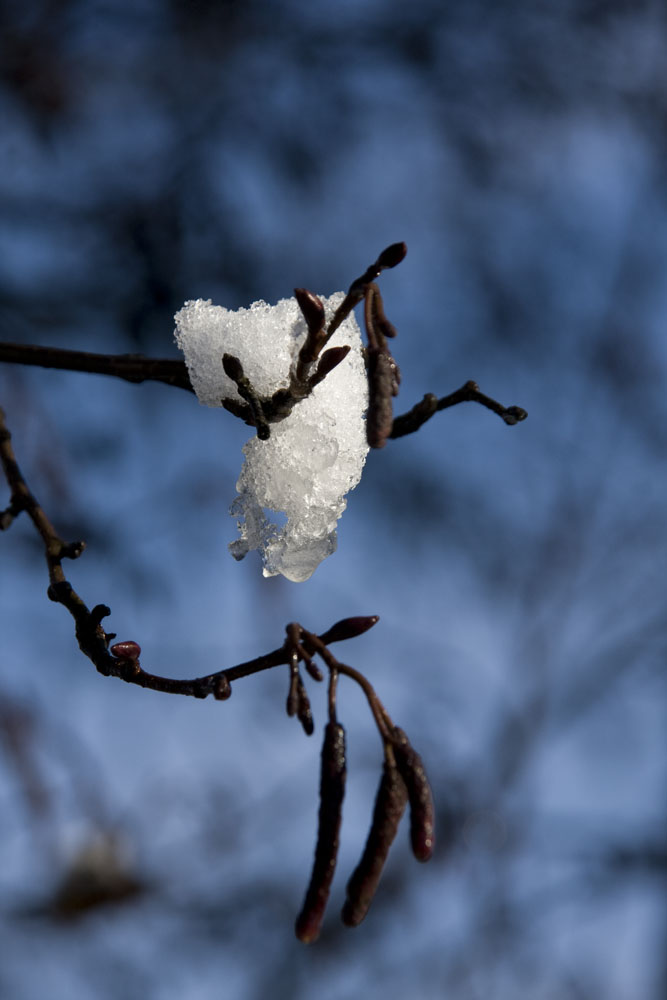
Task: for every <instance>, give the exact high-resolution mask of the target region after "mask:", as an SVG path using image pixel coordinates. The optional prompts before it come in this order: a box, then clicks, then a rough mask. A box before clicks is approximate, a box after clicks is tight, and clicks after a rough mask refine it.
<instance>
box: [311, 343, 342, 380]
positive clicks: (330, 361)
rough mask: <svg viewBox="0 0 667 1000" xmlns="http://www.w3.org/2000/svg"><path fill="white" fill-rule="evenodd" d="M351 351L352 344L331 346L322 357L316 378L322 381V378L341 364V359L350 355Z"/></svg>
mask: <svg viewBox="0 0 667 1000" xmlns="http://www.w3.org/2000/svg"><path fill="white" fill-rule="evenodd" d="M349 353H350V345H349V344H346V345H345V346H344V347H330V348H329V350H328V351H325V352H324V354H323V355H322V357H321V358H320V361H319V364H318V366H317V372H316V376H315V377H316V379H317V381H318V382H321V381H322V379H323V378H324V377H325V376H326V375H328V374H329V372H330V371H333V369H334V368H335V367H336V365H339V364H340V363H341V361H342V360H343V359H344V358H346V357H347V356H348V354H349Z"/></svg>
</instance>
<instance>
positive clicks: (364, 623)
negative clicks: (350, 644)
mask: <svg viewBox="0 0 667 1000" xmlns="http://www.w3.org/2000/svg"><path fill="white" fill-rule="evenodd" d="M379 621H380V616H379V615H366V616H361V615H357V616H356V617H354V618H342V619H341V620H340V621H339V622H336V624H335V625H332V626H331V628H330V629H327V631H326V632H325V633H324V635H323V636H322V642H323V643H324V644H325V645H329V643H330V642H342V640H343V639H354V638H356V636H358V635H363V633H364V632H368V630H369V628H372V627H373V625H377V623H378V622H379Z"/></svg>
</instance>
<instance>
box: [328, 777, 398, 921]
mask: <svg viewBox="0 0 667 1000" xmlns="http://www.w3.org/2000/svg"><path fill="white" fill-rule="evenodd" d="M407 801H408V792H407V789H406V787H405V782H404V781H403V779H402V778H401V775H400V774H399V772H398V769H397V768H396V767H395V766H394V765H393V764H390V763H389V762H388V761H387V760H385V762H384V768H383V771H382V779H381V781H380V786H379V788H378V792H377V796H376V798H375V808H374V810H373V820H372V822H371V828H370V830H369V833H368V839H367V841H366V847H365V848H364V853H363V855H362V857H361V861H360V862H359V864H358V865H357V867H356V868H355V870H354V872H353V873H352V876H351V878H350V881H349V882H348V883H347V899H346V900H345V905H344V906H343V911H342V913H341V918H342V920H343V923H344V924H346V926H347V927H356V926H357V925H358V924H360V923H361V921H362V920H363V919H364V917H365V916H366V914H367V913H368V910H369V907H370V905H371V903H372V901H373V897H374V895H375V891H376V889H377V887H378V883H379V881H380V875H381V874H382V869H383V867H384V863H385V861H386V859H387V855H388V853H389V848H390V847H391V845H392V843H393V841H394V838H395V836H396V831H397V830H398V824H399V823H400V821H401V817H402V816H403V813H404V812H405V806H406V804H407Z"/></svg>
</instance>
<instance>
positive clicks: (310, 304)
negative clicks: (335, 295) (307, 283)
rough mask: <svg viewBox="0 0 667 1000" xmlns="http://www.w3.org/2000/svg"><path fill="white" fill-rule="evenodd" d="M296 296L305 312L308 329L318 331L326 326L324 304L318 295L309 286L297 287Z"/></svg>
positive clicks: (313, 331) (300, 307) (304, 316)
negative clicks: (310, 290)
mask: <svg viewBox="0 0 667 1000" xmlns="http://www.w3.org/2000/svg"><path fill="white" fill-rule="evenodd" d="M294 298H295V299H296V301H297V302H298V304H299V309H300V310H301V312H302V313H303V318H304V319H305V321H306V325H307V327H308V330H309V331H310V332H311V333H317V332H318V331H319V330H321V329H322V327H323V326H324V306H323V305H322V302H321V300H320V299H318V297H317V295H313V293H312V292H309V291H308V289H307V288H295V289H294Z"/></svg>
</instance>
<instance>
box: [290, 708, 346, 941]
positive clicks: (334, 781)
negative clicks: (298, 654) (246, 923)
mask: <svg viewBox="0 0 667 1000" xmlns="http://www.w3.org/2000/svg"><path fill="white" fill-rule="evenodd" d="M346 772H347V767H346V762H345V730H344V729H343V727H342V726H341V725H340V724H339V723H337V722H329V723H328V724H327V727H326V729H325V731H324V743H323V745H322V770H321V775H320V811H319V820H318V830H317V844H316V846H315V860H314V862H313V870H312V873H311V876H310V883H309V885H308V889H307V891H306V898H305V899H304V902H303V906H302V908H301V912H300V913H299V916H298V917H297V918H296V926H295V931H296V936H297V937H298V939H299V940H300V941H303V942H304V943H305V944H310V943H311V942H312V941H316V940H317V938H318V937H319V933H320V928H321V926H322V918H323V917H324V910H325V908H326V905H327V901H328V899H329V891H330V889H331V882H332V880H333V876H334V871H335V869H336V858H337V855H338V834H339V831H340V822H341V815H342V806H343V796H344V795H345V775H346Z"/></svg>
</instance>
